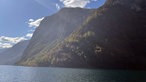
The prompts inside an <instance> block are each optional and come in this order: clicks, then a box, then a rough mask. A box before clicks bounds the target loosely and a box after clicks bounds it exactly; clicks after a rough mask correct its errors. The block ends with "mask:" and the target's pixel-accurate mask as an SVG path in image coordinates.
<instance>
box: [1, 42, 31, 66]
mask: <svg viewBox="0 0 146 82" xmlns="http://www.w3.org/2000/svg"><path fill="white" fill-rule="evenodd" d="M28 43H29V41H28V40H26V41H22V42H19V43H18V44H16V45H14V46H13V47H12V48H9V49H6V50H5V51H3V52H1V53H0V64H2V65H5V64H9V65H12V64H14V63H16V62H17V61H18V60H20V59H21V56H22V53H23V51H24V49H25V48H26V47H27V45H28Z"/></svg>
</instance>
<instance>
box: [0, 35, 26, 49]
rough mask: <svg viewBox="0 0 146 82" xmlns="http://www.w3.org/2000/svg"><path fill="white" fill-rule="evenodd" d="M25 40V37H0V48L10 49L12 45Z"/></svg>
mask: <svg viewBox="0 0 146 82" xmlns="http://www.w3.org/2000/svg"><path fill="white" fill-rule="evenodd" d="M23 40H27V38H25V37H6V36H0V48H10V47H12V46H13V45H14V44H16V43H18V42H20V41H23Z"/></svg>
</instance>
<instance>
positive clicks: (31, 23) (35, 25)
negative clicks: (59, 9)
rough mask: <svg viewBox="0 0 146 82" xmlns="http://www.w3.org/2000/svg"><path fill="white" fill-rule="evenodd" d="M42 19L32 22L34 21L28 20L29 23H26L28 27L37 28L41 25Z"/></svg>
mask: <svg viewBox="0 0 146 82" xmlns="http://www.w3.org/2000/svg"><path fill="white" fill-rule="evenodd" d="M43 19H44V17H43V18H40V19H37V20H34V19H29V22H28V25H29V27H35V28H36V27H38V26H39V25H40V23H41V21H42V20H43Z"/></svg>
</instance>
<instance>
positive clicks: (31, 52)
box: [23, 8, 94, 59]
mask: <svg viewBox="0 0 146 82" xmlns="http://www.w3.org/2000/svg"><path fill="white" fill-rule="evenodd" d="M93 11H94V10H89V9H81V8H63V9H61V10H60V11H59V12H58V13H56V14H54V15H52V16H48V17H45V18H44V20H43V21H42V22H41V24H40V26H39V27H38V28H37V29H36V31H35V32H34V36H33V37H32V39H31V41H30V44H29V45H28V47H27V48H26V50H25V51H24V57H23V59H26V58H28V57H32V56H36V55H38V54H42V53H44V52H45V51H48V50H50V49H51V48H52V47H54V46H55V45H56V43H58V42H60V41H62V40H63V39H64V38H65V37H67V36H68V35H70V34H71V33H72V32H73V31H74V30H75V29H76V28H78V27H79V26H80V25H81V24H82V23H83V21H84V20H85V19H86V18H87V17H88V16H89V15H90V14H91V13H93Z"/></svg>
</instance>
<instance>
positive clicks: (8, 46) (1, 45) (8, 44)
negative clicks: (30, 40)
mask: <svg viewBox="0 0 146 82" xmlns="http://www.w3.org/2000/svg"><path fill="white" fill-rule="evenodd" d="M12 46H13V45H12V44H10V43H1V42H0V49H1V48H10V47H12Z"/></svg>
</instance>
